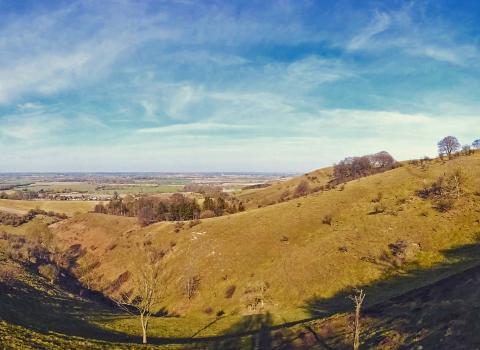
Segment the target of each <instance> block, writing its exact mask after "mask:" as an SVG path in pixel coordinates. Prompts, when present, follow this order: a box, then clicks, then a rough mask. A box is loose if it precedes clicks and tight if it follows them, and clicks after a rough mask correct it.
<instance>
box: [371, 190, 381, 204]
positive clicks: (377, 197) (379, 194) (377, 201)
mask: <svg viewBox="0 0 480 350" xmlns="http://www.w3.org/2000/svg"><path fill="white" fill-rule="evenodd" d="M382 198H383V193H382V192H378V193H377V196H376V197H375V198H373V199H372V203H379V202H380V201H381V200H382Z"/></svg>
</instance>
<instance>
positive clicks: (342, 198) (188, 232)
mask: <svg viewBox="0 0 480 350" xmlns="http://www.w3.org/2000/svg"><path fill="white" fill-rule="evenodd" d="M457 169H462V171H463V173H464V174H465V175H466V178H467V180H466V182H465V184H464V186H463V187H464V191H465V194H463V195H462V196H460V198H458V199H457V200H456V203H455V206H454V208H453V209H451V210H450V211H448V212H444V213H442V212H439V211H437V210H435V209H434V208H432V202H431V201H430V200H424V199H421V198H419V197H418V196H417V195H416V194H415V193H416V191H417V190H419V189H421V188H423V187H424V186H425V185H426V184H430V183H432V182H434V181H435V180H436V179H437V178H438V177H439V176H441V175H444V174H447V175H448V174H450V173H452V172H454V171H455V170H457ZM478 169H480V154H479V153H477V154H475V155H473V156H464V157H460V158H456V159H453V160H450V161H446V162H443V161H439V160H436V161H433V162H429V163H428V164H424V165H409V164H406V165H405V166H403V167H400V168H397V169H394V170H391V171H388V172H386V173H383V174H377V175H374V176H370V177H366V178H362V179H359V180H356V181H353V182H350V183H348V184H347V185H346V186H345V187H344V188H343V187H339V188H338V189H334V190H330V191H326V192H319V193H315V194H312V195H309V196H306V197H302V198H298V199H295V200H292V201H287V202H284V203H280V204H276V205H271V206H268V207H265V208H261V209H257V210H249V211H247V212H243V213H238V214H235V215H230V216H225V217H218V218H212V219H206V220H203V221H202V223H200V224H199V225H196V226H193V227H189V225H188V224H185V225H184V226H183V228H182V229H179V230H178V229H177V231H178V232H175V231H176V230H175V225H174V224H173V223H159V224H155V225H151V226H148V227H146V228H139V227H138V226H137V224H136V222H135V220H133V219H129V218H121V217H112V216H107V215H102V214H85V215H82V216H79V217H76V218H73V219H71V220H68V221H65V222H63V223H60V224H57V226H56V227H55V235H56V236H57V238H58V240H59V242H61V244H62V245H63V247H65V248H68V247H69V246H71V245H73V244H80V245H81V248H82V249H83V250H84V251H83V255H82V256H81V257H80V258H79V259H78V261H77V263H78V264H79V265H80V266H86V265H87V264H91V263H92V261H93V262H95V261H100V260H101V263H100V265H99V266H96V267H95V269H94V276H95V278H94V281H93V283H92V286H93V288H96V289H99V290H102V291H104V292H108V291H109V290H111V286H112V284H113V285H115V286H116V287H118V288H119V289H123V290H129V288H130V287H131V286H129V283H131V282H130V281H129V280H128V279H127V280H121V279H120V282H119V277H120V276H121V275H122V274H125V272H126V271H131V270H132V267H133V265H134V263H135V259H136V257H137V256H139V254H141V247H142V246H145V245H147V246H150V245H151V246H156V247H164V248H165V249H170V248H171V253H170V254H168V255H167V259H166V270H168V273H169V276H170V277H169V278H168V280H167V281H165V283H166V284H167V285H168V290H167V296H166V298H165V301H164V305H165V307H166V308H167V309H168V311H169V312H170V313H174V314H180V315H190V316H192V317H193V315H197V316H199V317H200V315H203V314H204V312H205V313H208V314H209V313H211V312H214V313H216V312H219V313H221V314H222V313H226V314H227V315H244V314H247V313H251V312H253V310H252V308H251V304H250V303H251V299H252V297H253V298H255V296H252V294H255V293H257V292H258V290H259V289H261V290H262V292H261V293H262V296H261V299H262V302H263V304H264V308H265V310H268V311H270V312H271V313H272V314H273V315H275V317H277V318H283V320H284V321H291V320H295V319H299V318H302V317H310V316H312V314H318V312H316V311H315V312H314V311H312V310H311V309H309V308H308V307H306V306H305V305H306V304H307V305H308V300H310V299H311V298H313V297H315V298H316V299H319V300H322V299H329V298H332V297H334V296H336V295H338V294H339V293H340V292H342V291H344V290H348V289H349V288H351V287H353V286H358V285H368V284H372V283H377V282H378V281H381V280H384V279H386V278H389V277H391V276H396V275H399V274H402V273H405V272H407V271H413V270H416V269H420V268H422V269H426V268H432V267H435V266H437V265H439V264H453V263H456V265H455V266H458V269H462V268H464V267H463V265H462V264H459V263H458V261H459V260H462V258H461V257H457V256H450V255H447V254H446V253H445V251H446V250H448V249H451V248H453V247H456V246H459V245H464V244H470V243H472V242H475V241H476V239H477V237H478V232H479V231H480V226H478V224H479V222H480V212H479V209H478V208H479V203H480V197H479V196H478V192H477V191H478V189H479V188H480V179H479V178H478V175H476V174H478ZM379 193H380V195H379ZM379 208H380V209H379ZM327 215H329V216H331V218H332V220H331V223H330V224H326V223H324V222H328V221H329V220H325V217H326V216H327ZM399 247H400V248H401V247H403V248H401V249H404V250H405V251H404V252H403V253H402V254H404V255H405V256H403V255H402V256H401V257H400V256H399V255H398V251H397V250H398V249H400V248H399ZM456 268H457V267H454V268H453V270H452V271H450V272H449V273H453V272H455V269H456ZM444 275H445V273H444V272H439V271H438V270H435V269H433V270H432V271H431V272H430V273H428V274H426V275H422V276H421V277H417V278H413V279H409V280H406V281H405V282H404V283H403V284H400V285H395V286H394V287H391V288H379V289H378V290H376V291H375V299H376V300H383V299H386V298H388V297H390V296H392V295H396V294H400V293H402V292H404V291H407V290H410V289H412V288H417V287H420V286H422V285H424V284H427V283H429V282H431V281H434V280H436V279H438V278H440V277H442V276H444ZM191 277H195V278H196V279H197V280H198V283H199V285H198V291H196V294H195V295H194V296H193V297H192V298H187V297H186V295H185V292H184V291H185V283H186V281H187V280H189V279H190V278H191ZM228 290H230V292H228ZM232 291H233V292H232ZM256 291H257V292H256ZM257 306H258V305H257ZM259 307H260V306H259ZM207 310H208V311H207ZM257 311H258V310H257ZM328 312H333V311H332V310H330V311H328ZM328 312H326V313H328ZM274 322H279V320H278V319H277V320H275V321H274Z"/></svg>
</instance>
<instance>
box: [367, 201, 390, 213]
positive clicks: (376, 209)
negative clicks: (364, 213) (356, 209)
mask: <svg viewBox="0 0 480 350" xmlns="http://www.w3.org/2000/svg"><path fill="white" fill-rule="evenodd" d="M386 210H387V207H386V206H385V204H383V203H378V204H376V205H375V206H374V207H373V211H372V212H371V213H370V214H373V215H374V214H382V213H384V212H385V211H386Z"/></svg>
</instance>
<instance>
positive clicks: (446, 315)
mask: <svg viewBox="0 0 480 350" xmlns="http://www.w3.org/2000/svg"><path fill="white" fill-rule="evenodd" d="M442 253H443V255H444V256H445V258H446V260H447V261H451V262H450V263H443V264H439V265H437V266H434V267H432V268H427V269H420V268H419V269H416V270H409V271H408V272H404V273H403V274H400V275H393V276H391V277H390V278H387V279H384V280H381V281H377V282H375V283H372V284H368V285H361V286H357V288H358V289H363V290H364V291H365V293H366V295H367V298H366V300H365V304H364V307H363V312H362V314H363V317H365V322H366V325H365V328H366V329H365V333H366V334H364V335H363V336H362V337H363V346H365V347H366V348H373V347H378V346H380V348H382V349H397V348H405V349H407V348H408V349H410V348H412V347H415V346H419V345H422V346H423V347H424V348H425V349H427V348H428V349H430V348H438V347H440V348H442V349H443V348H445V349H447V348H449V349H453V348H455V349H471V348H475V346H478V344H479V343H480V325H479V324H478V322H475V321H474V320H475V319H477V320H478V313H479V312H480V304H478V300H479V298H480V244H478V243H475V244H469V245H464V246H461V247H457V248H454V249H449V250H445V251H443V252H442ZM352 292H353V290H352V289H347V290H343V291H340V292H339V293H337V294H336V295H335V296H334V297H332V298H326V299H323V298H311V299H308V300H307V301H306V303H305V308H306V310H308V312H309V313H310V314H311V315H312V317H314V318H326V317H328V316H331V315H334V314H338V313H345V312H351V311H352V310H353V304H352V302H351V300H349V298H348V296H349V295H351V294H352ZM475 305H476V306H475ZM348 317H349V316H348V315H344V316H343V320H342V321H343V325H341V326H340V327H338V328H337V329H336V330H334V332H336V333H337V334H336V336H337V338H343V339H342V340H340V341H339V342H338V341H337V343H336V344H337V347H338V348H344V347H346V344H348V341H349V337H350V336H351V335H350V334H349V333H348V334H347V333H346V332H350V333H351V330H348V327H349V325H348V324H349V323H350V321H351V320H350V319H349V318H348ZM332 338H333V337H332ZM337 340H338V339H337ZM447 344H448V345H447ZM337 347H336V348H337Z"/></svg>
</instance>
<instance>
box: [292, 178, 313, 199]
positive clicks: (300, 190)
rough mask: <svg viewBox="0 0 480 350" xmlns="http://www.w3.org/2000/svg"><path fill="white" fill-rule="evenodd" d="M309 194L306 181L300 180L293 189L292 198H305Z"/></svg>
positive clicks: (308, 186)
mask: <svg viewBox="0 0 480 350" xmlns="http://www.w3.org/2000/svg"><path fill="white" fill-rule="evenodd" d="M309 192H310V185H309V184H308V182H307V181H306V180H302V181H301V182H300V183H299V184H298V185H297V187H296V188H295V192H294V196H295V197H301V196H305V195H307V194H308V193H309Z"/></svg>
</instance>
